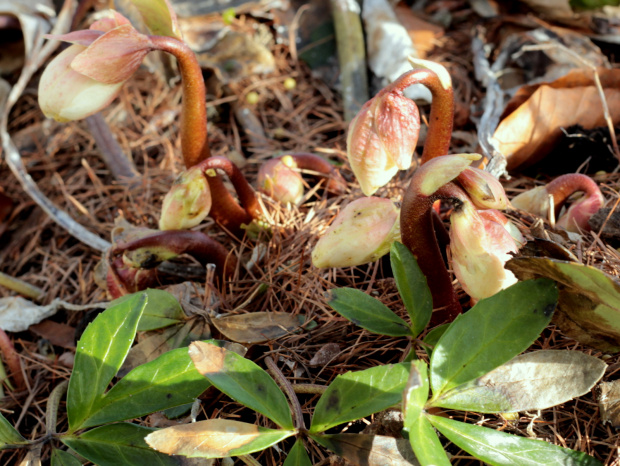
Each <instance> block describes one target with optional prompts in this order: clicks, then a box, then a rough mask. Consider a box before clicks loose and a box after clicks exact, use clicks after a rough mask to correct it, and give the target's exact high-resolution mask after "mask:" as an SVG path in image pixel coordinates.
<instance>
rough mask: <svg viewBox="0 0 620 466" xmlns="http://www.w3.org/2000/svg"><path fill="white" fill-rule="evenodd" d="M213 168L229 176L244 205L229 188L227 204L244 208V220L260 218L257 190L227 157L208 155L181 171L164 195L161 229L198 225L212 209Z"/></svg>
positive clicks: (245, 221)
mask: <svg viewBox="0 0 620 466" xmlns="http://www.w3.org/2000/svg"><path fill="white" fill-rule="evenodd" d="M216 169H219V170H223V171H224V172H225V173H226V175H227V176H228V178H229V179H230V181H231V183H232V184H233V187H234V188H235V191H236V192H237V196H238V197H239V200H240V201H241V204H242V205H243V207H241V206H239V205H238V204H237V201H235V199H234V198H233V197H232V195H231V194H230V193H229V192H228V190H226V191H224V195H225V196H227V200H226V201H227V202H226V203H227V204H232V205H235V206H236V207H237V208H238V209H241V210H243V212H244V214H245V215H244V218H243V223H245V224H246V225H249V224H250V222H252V220H255V219H259V218H260V217H261V214H262V212H261V207H260V204H259V202H258V199H257V198H256V193H255V192H254V190H253V189H252V187H251V186H250V184H249V183H248V181H247V180H246V178H245V177H244V176H243V174H242V173H241V171H239V168H237V166H236V165H235V164H234V163H233V162H231V161H230V160H229V159H227V158H226V157H220V156H215V157H210V158H208V159H205V160H203V161H202V162H200V163H198V164H197V165H194V166H193V167H191V168H190V169H189V170H186V171H184V172H183V173H181V174H180V175H179V176H178V177H177V179H176V180H175V182H174V183H173V185H172V187H171V189H170V191H169V192H168V194H166V196H165V198H164V202H163V206H162V211H161V217H160V219H159V228H160V230H185V229H188V228H193V227H195V226H196V225H199V224H200V223H201V222H202V221H203V220H204V219H205V218H206V217H207V215H209V212H210V210H211V208H212V200H213V195H212V193H211V192H210V186H211V185H210V183H209V180H210V179H211V178H214V177H216V176H218V175H217V173H216V172H215V170H216Z"/></svg>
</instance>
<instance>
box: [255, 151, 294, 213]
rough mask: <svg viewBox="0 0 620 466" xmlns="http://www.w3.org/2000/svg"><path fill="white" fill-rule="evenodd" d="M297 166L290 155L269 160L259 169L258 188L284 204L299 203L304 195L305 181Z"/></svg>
mask: <svg viewBox="0 0 620 466" xmlns="http://www.w3.org/2000/svg"><path fill="white" fill-rule="evenodd" d="M296 168H297V164H296V163H295V161H294V160H293V158H292V157H291V156H290V155H288V156H286V155H285V156H284V157H279V158H275V159H271V160H268V161H267V162H265V163H263V164H262V166H261V167H260V170H259V171H258V180H257V182H258V189H259V190H260V191H262V192H264V193H265V194H267V195H268V196H270V197H272V198H273V199H275V200H277V201H279V202H282V203H284V204H286V203H289V202H290V203H291V204H298V203H299V202H301V200H302V199H303V197H304V182H303V179H302V177H301V175H300V174H299V172H298V171H296V170H295V169H296Z"/></svg>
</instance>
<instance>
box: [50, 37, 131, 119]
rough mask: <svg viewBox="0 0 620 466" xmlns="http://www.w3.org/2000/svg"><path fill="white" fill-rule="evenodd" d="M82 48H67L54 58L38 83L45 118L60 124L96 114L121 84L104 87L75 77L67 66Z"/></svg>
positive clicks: (118, 90) (80, 75)
mask: <svg viewBox="0 0 620 466" xmlns="http://www.w3.org/2000/svg"><path fill="white" fill-rule="evenodd" d="M84 50H85V48H84V47H83V46H81V45H71V46H70V47H68V48H67V49H65V50H63V51H62V52H61V53H60V54H59V55H58V56H56V58H54V59H53V60H52V61H51V62H50V63H49V65H48V66H47V67H46V68H45V70H44V71H43V74H42V75H41V80H40V81H39V105H40V107H41V110H42V111H43V113H44V114H45V116H47V117H48V118H53V119H55V120H57V121H60V122H65V121H72V120H79V119H82V118H86V117H87V116H89V115H92V114H94V113H97V112H98V111H100V110H101V109H103V108H105V107H106V106H108V105H109V104H110V102H112V100H114V98H115V97H116V96H117V95H118V93H119V92H120V88H121V86H122V83H118V84H104V83H101V82H98V81H94V80H93V79H90V78H88V77H87V76H84V75H83V74H80V73H77V72H76V71H74V70H73V69H72V68H71V62H72V61H73V60H74V59H75V57H76V56H77V55H79V54H80V53H82V52H83V51H84Z"/></svg>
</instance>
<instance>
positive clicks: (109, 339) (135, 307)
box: [67, 293, 147, 432]
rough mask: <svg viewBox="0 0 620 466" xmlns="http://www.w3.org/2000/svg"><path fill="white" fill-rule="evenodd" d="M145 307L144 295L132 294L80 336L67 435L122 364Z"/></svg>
mask: <svg viewBox="0 0 620 466" xmlns="http://www.w3.org/2000/svg"><path fill="white" fill-rule="evenodd" d="M146 304H147V297H146V294H144V293H135V294H134V295H133V296H132V298H131V299H128V300H127V301H125V302H122V303H120V304H117V305H116V306H113V307H110V308H108V309H106V310H105V311H103V312H102V313H101V314H99V315H98V316H97V318H96V319H95V320H94V321H93V322H92V323H91V324H90V325H89V326H88V327H87V328H86V330H85V331H84V333H83V334H82V338H80V341H78V344H77V350H76V354H75V363H74V365H73V373H72V374H71V378H70V379H69V388H68V391H67V415H68V417H69V429H70V431H71V432H74V431H75V430H77V429H79V428H80V426H81V425H82V424H83V423H84V421H85V420H86V419H88V418H89V417H90V416H91V415H92V414H93V406H94V405H95V404H96V403H97V401H98V400H99V399H100V398H101V397H102V396H103V393H104V392H105V390H106V388H107V387H108V385H109V383H110V381H111V380H112V378H113V377H114V375H116V373H117V372H118V369H119V368H120V367H121V365H122V364H123V361H124V360H125V357H126V356H127V353H128V351H129V348H130V347H131V344H132V343H133V340H134V338H135V336H136V328H137V327H138V322H139V320H140V316H141V315H142V311H143V310H144V308H145V307H146Z"/></svg>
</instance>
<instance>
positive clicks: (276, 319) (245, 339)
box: [213, 312, 304, 343]
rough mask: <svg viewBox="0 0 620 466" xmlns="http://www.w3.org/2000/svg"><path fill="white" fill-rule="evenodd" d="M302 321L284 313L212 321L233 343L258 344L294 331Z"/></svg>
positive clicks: (263, 313)
mask: <svg viewBox="0 0 620 466" xmlns="http://www.w3.org/2000/svg"><path fill="white" fill-rule="evenodd" d="M303 321H304V318H303V316H295V315H291V314H287V313H284V312H251V313H248V314H237V315H230V316H224V317H220V318H219V319H213V325H215V327H216V328H217V329H218V330H219V331H220V332H222V334H224V336H226V337H227V338H230V339H231V340H233V341H237V342H240V343H260V342H263V341H267V340H274V339H276V338H279V337H282V336H284V335H286V334H288V333H291V332H293V331H295V330H296V329H297V328H299V326H300V325H301V324H303Z"/></svg>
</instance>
